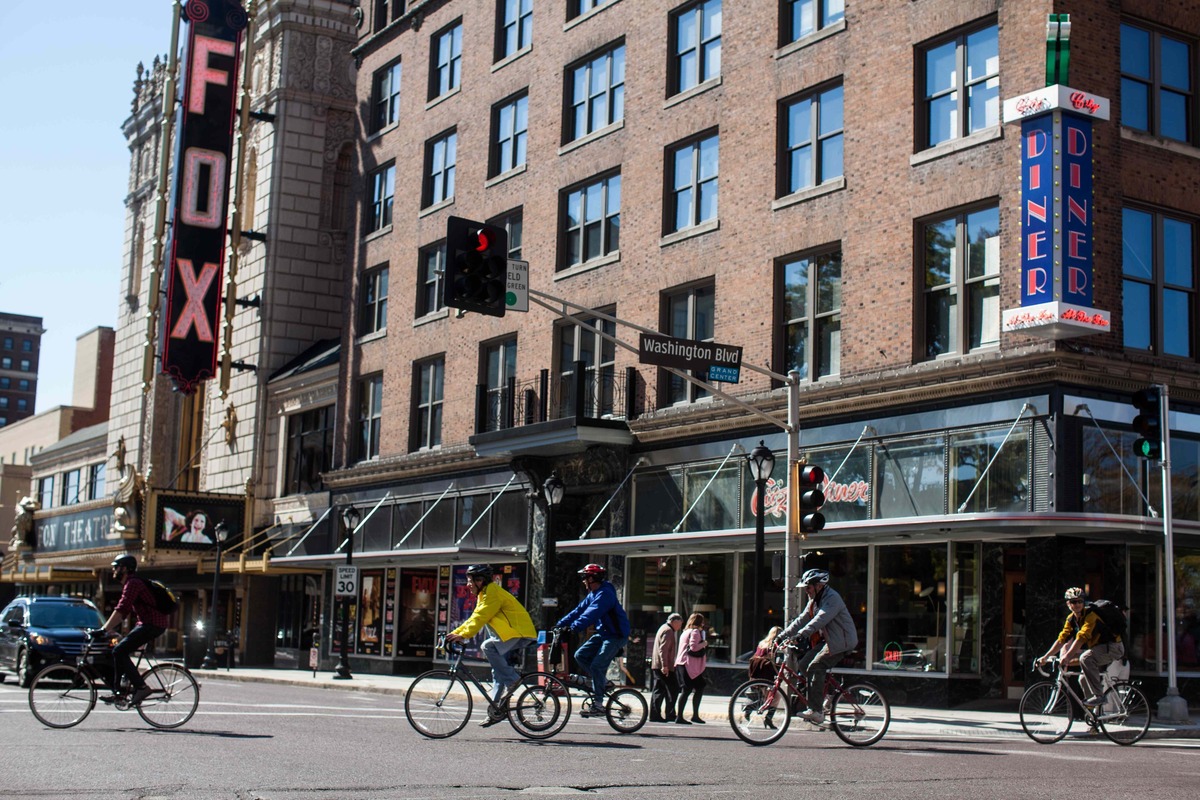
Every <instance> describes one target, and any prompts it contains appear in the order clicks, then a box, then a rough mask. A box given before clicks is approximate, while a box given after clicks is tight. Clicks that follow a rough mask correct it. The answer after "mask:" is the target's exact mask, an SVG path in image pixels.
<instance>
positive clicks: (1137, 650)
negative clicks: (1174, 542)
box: [1125, 545, 1200, 672]
mask: <svg viewBox="0 0 1200 800" xmlns="http://www.w3.org/2000/svg"><path fill="white" fill-rule="evenodd" d="M1128 550H1129V588H1130V595H1129V614H1128V615H1127V616H1128V618H1129V626H1128V628H1129V642H1128V643H1127V645H1126V648H1125V656H1126V658H1128V659H1129V667H1130V669H1132V670H1134V671H1139V670H1153V671H1156V672H1157V671H1158V670H1159V669H1160V664H1159V662H1158V659H1159V652H1158V650H1159V648H1160V647H1161V650H1162V658H1163V664H1162V666H1165V664H1166V651H1167V647H1166V643H1165V642H1162V641H1161V640H1160V638H1159V637H1157V636H1155V631H1157V630H1158V629H1159V625H1160V624H1162V623H1160V622H1159V615H1160V614H1161V613H1162V612H1161V611H1160V601H1159V596H1158V585H1159V584H1158V582H1159V566H1160V565H1161V563H1162V558H1161V555H1160V553H1159V549H1158V547H1156V546H1154V545H1130V546H1129V548H1128ZM1175 552H1176V554H1177V555H1178V554H1179V553H1180V550H1179V548H1178V547H1177V548H1176V551H1175ZM1177 563H1178V561H1177ZM1176 575H1178V573H1176ZM1180 589H1181V585H1180V583H1179V580H1178V577H1177V578H1176V585H1175V591H1176V593H1177V594H1178V592H1179V591H1180ZM1195 589H1196V587H1195V585H1194V584H1193V591H1192V594H1191V597H1192V598H1193V599H1192V606H1193V609H1194V608H1195V605H1196V602H1197V600H1200V597H1198V596H1197V594H1196V591H1195ZM1187 596H1188V595H1186V594H1183V595H1179V597H1180V598H1181V604H1182V605H1183V606H1184V607H1185V608H1186V603H1187ZM1177 608H1178V606H1177ZM1180 619H1182V617H1180ZM1179 627H1180V626H1179V623H1178V622H1176V628H1177V630H1176V632H1177V634H1178V635H1179V638H1178V639H1177V640H1176V643H1175V646H1176V648H1177V649H1176V658H1177V660H1178V661H1179V662H1180V663H1181V664H1182V663H1183V659H1182V658H1180V657H1179V656H1180V652H1179V649H1180V646H1181V645H1182V644H1183V634H1182V631H1180V630H1179ZM1197 636H1200V631H1196V632H1195V634H1194V635H1193V636H1192V642H1197V641H1198V640H1197V638H1196V637H1197ZM1189 669H1193V670H1195V669H1200V665H1197V666H1191V667H1189Z"/></svg>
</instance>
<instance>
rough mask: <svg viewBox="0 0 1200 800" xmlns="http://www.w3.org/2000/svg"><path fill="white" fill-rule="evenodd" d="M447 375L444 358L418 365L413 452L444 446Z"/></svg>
mask: <svg viewBox="0 0 1200 800" xmlns="http://www.w3.org/2000/svg"><path fill="white" fill-rule="evenodd" d="M445 373H446V360H445V359H444V358H435V359H432V360H430V361H425V362H423V363H420V364H418V365H417V374H416V379H417V385H416V387H415V388H416V406H417V408H416V413H415V414H413V424H414V428H415V430H414V431H413V447H412V449H413V450H428V449H430V448H433V447H441V445H442V399H443V398H442V390H443V382H444V381H445Z"/></svg>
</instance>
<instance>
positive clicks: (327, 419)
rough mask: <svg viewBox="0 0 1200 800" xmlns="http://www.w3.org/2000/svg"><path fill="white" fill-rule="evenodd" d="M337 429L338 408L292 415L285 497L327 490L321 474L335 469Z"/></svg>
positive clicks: (316, 409)
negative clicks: (335, 431)
mask: <svg viewBox="0 0 1200 800" xmlns="http://www.w3.org/2000/svg"><path fill="white" fill-rule="evenodd" d="M334 427H335V417H334V406H325V407H323V408H313V409H309V410H308V411H301V412H300V413H299V414H291V415H289V416H288V418H287V466H286V468H285V471H284V485H283V493H284V494H285V495H288V494H306V493H308V492H319V491H322V490H323V489H324V488H325V484H324V482H323V481H322V480H321V473H322V472H328V471H329V470H330V468H331V467H332V466H333V431H334ZM377 436H378V435H377V434H376V441H378V440H377ZM376 449H378V444H376Z"/></svg>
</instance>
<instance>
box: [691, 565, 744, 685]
mask: <svg viewBox="0 0 1200 800" xmlns="http://www.w3.org/2000/svg"><path fill="white" fill-rule="evenodd" d="M733 583H734V555H733V553H723V554H716V555H707V556H701V555H695V556H680V560H679V613H680V614H682V615H683V618H684V620H685V621H686V620H687V618H688V617H689V616H690V615H691V614H693V613H700V614H703V615H704V619H705V620H706V621H707V623H708V624H707V628H706V630H705V633H706V635H707V638H708V659H709V661H710V662H716V663H731V662H732V661H733V655H735V654H733V652H732V641H733V608H734V604H733Z"/></svg>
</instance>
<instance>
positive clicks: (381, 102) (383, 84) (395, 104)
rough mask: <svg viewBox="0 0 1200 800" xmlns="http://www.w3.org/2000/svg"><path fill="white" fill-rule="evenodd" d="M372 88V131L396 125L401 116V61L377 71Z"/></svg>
mask: <svg viewBox="0 0 1200 800" xmlns="http://www.w3.org/2000/svg"><path fill="white" fill-rule="evenodd" d="M373 84H374V85H373V86H372V89H371V132H372V133H375V132H377V131H381V130H383V129H384V128H386V127H388V126H389V125H394V124H395V123H396V121H397V120H398V119H399V118H400V62H399V61H396V62H394V63H392V64H389V65H388V66H386V67H384V68H383V69H381V70H379V71H378V72H376V73H375V78H374V80H373Z"/></svg>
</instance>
